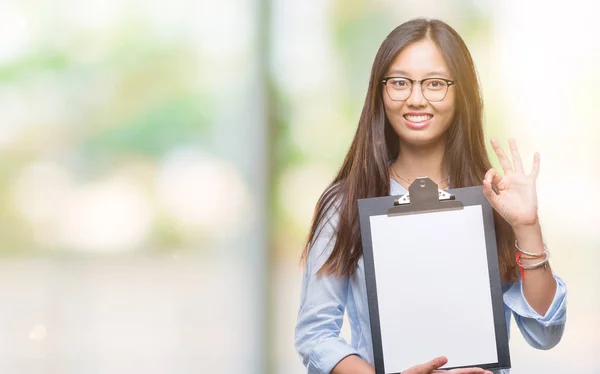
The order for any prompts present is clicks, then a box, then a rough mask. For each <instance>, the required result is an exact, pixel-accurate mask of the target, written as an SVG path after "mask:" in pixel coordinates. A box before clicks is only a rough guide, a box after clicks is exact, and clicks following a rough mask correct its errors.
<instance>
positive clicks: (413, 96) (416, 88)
mask: <svg viewBox="0 0 600 374" xmlns="http://www.w3.org/2000/svg"><path fill="white" fill-rule="evenodd" d="M406 103H407V104H408V105H409V106H414V107H423V106H426V105H427V100H426V99H425V96H423V91H422V89H421V83H417V82H415V83H414V84H413V87H412V92H411V93H410V96H409V97H408V99H407V100H406Z"/></svg>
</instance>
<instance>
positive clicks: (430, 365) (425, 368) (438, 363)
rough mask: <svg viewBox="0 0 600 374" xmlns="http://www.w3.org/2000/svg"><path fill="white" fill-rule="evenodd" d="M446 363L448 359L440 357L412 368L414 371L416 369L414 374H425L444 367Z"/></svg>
mask: <svg viewBox="0 0 600 374" xmlns="http://www.w3.org/2000/svg"><path fill="white" fill-rule="evenodd" d="M447 362H448V359H447V358H446V357H443V356H440V357H436V358H434V359H433V360H431V361H429V362H426V363H424V364H421V365H417V366H415V367H414V369H416V371H415V372H419V373H420V372H421V371H422V372H425V373H429V372H431V371H433V370H435V369H439V368H441V367H442V366H444V365H446V363H447Z"/></svg>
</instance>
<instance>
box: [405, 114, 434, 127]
mask: <svg viewBox="0 0 600 374" xmlns="http://www.w3.org/2000/svg"><path fill="white" fill-rule="evenodd" d="M403 117H404V120H405V122H406V126H408V127H409V128H412V129H416V130H418V129H422V128H425V127H427V125H429V123H430V122H431V119H432V118H433V114H429V113H407V114H405V115H404V116H403Z"/></svg>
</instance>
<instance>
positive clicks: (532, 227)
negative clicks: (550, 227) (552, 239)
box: [512, 217, 542, 240]
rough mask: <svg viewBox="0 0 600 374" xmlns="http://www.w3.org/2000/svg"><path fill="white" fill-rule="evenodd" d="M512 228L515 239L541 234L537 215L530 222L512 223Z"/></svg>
mask: <svg viewBox="0 0 600 374" xmlns="http://www.w3.org/2000/svg"><path fill="white" fill-rule="evenodd" d="M512 229H513V231H514V233H515V236H516V237H517V240H519V237H521V238H526V237H530V236H537V235H538V234H539V236H541V232H542V228H541V226H540V222H539V220H538V219H537V217H536V219H535V221H533V222H531V223H526V224H518V225H513V226H512Z"/></svg>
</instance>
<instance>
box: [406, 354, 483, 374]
mask: <svg viewBox="0 0 600 374" xmlns="http://www.w3.org/2000/svg"><path fill="white" fill-rule="evenodd" d="M447 362H448V359H447V358H446V357H436V358H434V359H433V360H431V361H429V362H426V363H424V364H421V365H417V366H413V367H411V368H410V369H406V370H404V371H403V372H402V374H431V373H447V374H492V372H491V371H488V370H484V369H481V368H464V369H452V370H439V368H440V367H442V366H444V365H446V363H447Z"/></svg>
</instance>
